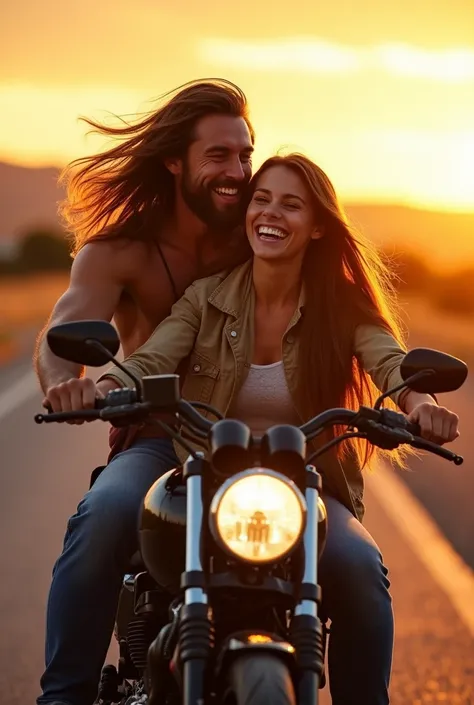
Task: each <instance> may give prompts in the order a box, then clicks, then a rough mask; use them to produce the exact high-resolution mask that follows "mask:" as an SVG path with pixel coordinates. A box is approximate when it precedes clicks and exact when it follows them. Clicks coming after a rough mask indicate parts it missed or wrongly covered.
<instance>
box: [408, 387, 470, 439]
mask: <svg viewBox="0 0 474 705" xmlns="http://www.w3.org/2000/svg"><path fill="white" fill-rule="evenodd" d="M404 406H405V411H406V412H407V414H408V420H409V421H411V422H414V423H418V424H419V425H420V428H421V436H422V437H423V438H426V440H427V441H432V442H433V443H437V444H438V445H444V443H450V442H451V441H454V440H455V439H456V438H457V437H458V436H459V430H458V426H459V417H458V416H457V415H456V414H454V413H453V412H452V411H449V409H446V408H445V407H444V406H438V404H436V402H435V401H434V399H433V397H430V396H429V395H427V394H417V393H416V392H412V391H410V392H409V393H408V394H407V396H406V397H405V400H404Z"/></svg>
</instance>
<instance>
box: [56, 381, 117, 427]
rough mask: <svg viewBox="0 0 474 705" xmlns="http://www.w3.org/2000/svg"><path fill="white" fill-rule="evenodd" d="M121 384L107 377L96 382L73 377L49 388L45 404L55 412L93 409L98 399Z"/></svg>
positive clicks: (80, 421) (74, 422)
mask: <svg viewBox="0 0 474 705" xmlns="http://www.w3.org/2000/svg"><path fill="white" fill-rule="evenodd" d="M119 386H120V385H119V384H118V383H117V382H115V381H114V380H112V379H105V380H102V382H99V383H98V384H96V383H95V382H93V380H91V379H89V378H88V377H83V378H82V379H77V378H76V377H73V378H71V379H69V380H67V381H66V382H61V384H57V385H56V386H54V387H50V388H49V389H48V390H47V393H46V396H45V398H44V399H43V406H44V407H46V408H49V407H50V408H51V409H52V410H53V411H54V412H61V411H81V410H82V409H93V408H94V406H95V400H96V399H103V398H104V397H105V395H106V394H107V392H109V391H110V390H111V389H116V388H117V387H119ZM67 423H69V424H75V425H80V424H82V423H84V421H83V420H77V421H67Z"/></svg>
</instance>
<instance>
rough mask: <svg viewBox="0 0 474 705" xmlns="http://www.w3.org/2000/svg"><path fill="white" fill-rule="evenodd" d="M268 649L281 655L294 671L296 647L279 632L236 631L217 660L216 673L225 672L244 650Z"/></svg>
mask: <svg viewBox="0 0 474 705" xmlns="http://www.w3.org/2000/svg"><path fill="white" fill-rule="evenodd" d="M250 650H252V651H266V652H269V653H272V654H275V655H277V656H279V657H281V658H282V659H283V660H284V661H285V663H286V664H287V666H288V667H289V669H290V670H291V671H292V670H293V669H294V668H295V666H296V663H295V648H294V646H293V645H292V644H290V643H289V642H288V641H285V640H284V639H282V638H281V637H280V636H278V635H277V634H272V633H270V632H264V631H258V632H257V631H250V630H247V631H241V632H234V633H233V634H231V635H230V636H228V637H227V639H226V640H225V642H224V643H223V644H222V646H221V649H220V651H219V656H218V658H217V661H216V675H217V676H218V677H219V676H220V675H221V674H223V673H224V672H225V671H226V670H227V668H228V666H229V663H230V662H231V661H232V660H233V659H234V658H236V657H237V656H240V655H241V654H242V652H243V651H250Z"/></svg>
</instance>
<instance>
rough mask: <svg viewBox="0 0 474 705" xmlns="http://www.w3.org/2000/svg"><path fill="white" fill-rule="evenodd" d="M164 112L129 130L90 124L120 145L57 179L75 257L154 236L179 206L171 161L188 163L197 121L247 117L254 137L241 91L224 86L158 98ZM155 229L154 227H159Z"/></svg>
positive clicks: (190, 87)
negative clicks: (117, 240)
mask: <svg viewBox="0 0 474 705" xmlns="http://www.w3.org/2000/svg"><path fill="white" fill-rule="evenodd" d="M161 101H162V103H161V105H160V107H159V108H158V109H157V110H155V111H153V112H151V113H148V114H146V115H145V117H142V118H141V119H139V120H137V121H136V122H135V123H134V124H128V123H126V122H125V121H124V120H122V123H124V124H123V125H122V126H116V127H106V126H105V125H101V124H99V123H97V122H94V121H93V120H88V119H85V122H86V123H87V124H88V125H90V126H91V127H92V128H94V131H96V132H99V133H101V134H103V135H108V136H109V137H114V138H116V139H117V144H115V145H114V146H112V147H111V148H110V149H108V150H107V151H104V152H102V153H99V154H96V155H92V156H88V157H82V158H80V159H76V160H75V161H73V162H71V164H69V165H68V166H67V167H66V169H65V170H64V171H63V173H62V175H61V177H60V180H61V182H63V183H65V184H66V188H67V197H66V199H65V200H64V201H63V202H62V203H61V204H60V207H59V212H60V215H61V216H62V219H63V221H64V223H65V227H66V230H67V231H68V232H70V233H72V234H73V236H74V247H73V255H75V254H76V253H77V252H78V251H79V250H80V249H81V248H82V247H83V246H84V245H85V244H86V243H87V242H89V241H90V240H92V239H99V238H100V239H103V238H104V237H116V236H121V237H135V238H141V239H151V238H154V237H156V225H157V223H158V222H159V220H160V217H163V215H166V214H167V213H168V212H169V210H170V209H172V207H173V203H174V187H175V184H174V179H173V176H172V175H171V173H170V172H169V171H168V169H167V168H166V167H165V164H164V160H165V159H167V158H169V157H185V155H186V152H187V150H188V147H189V145H190V144H191V143H192V141H193V140H194V139H195V137H194V135H195V128H196V125H197V123H198V121H199V120H200V119H201V118H203V117H205V116H207V115H213V114H218V115H230V116H232V117H242V118H244V119H245V121H246V122H247V125H248V128H249V131H250V134H251V137H252V141H253V140H254V136H255V135H254V131H253V128H252V125H251V123H250V119H249V115H248V104H247V99H246V97H245V94H244V93H243V91H242V90H241V89H240V88H239V87H238V86H236V85H235V84H233V83H231V82H230V81H226V80H224V79H207V80H202V81H192V82H190V83H187V84H185V85H184V86H180V87H179V88H177V89H175V90H174V91H171V92H170V93H167V94H166V95H164V96H162V97H161ZM154 226H155V227H154Z"/></svg>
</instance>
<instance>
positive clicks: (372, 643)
mask: <svg viewBox="0 0 474 705" xmlns="http://www.w3.org/2000/svg"><path fill="white" fill-rule="evenodd" d="M323 498H324V501H325V503H326V508H327V513H328V533H327V542H326V546H325V549H324V552H323V555H322V556H321V561H320V565H319V584H320V585H321V590H322V597H323V605H322V607H323V611H324V614H325V616H327V617H329V618H330V619H331V627H330V629H331V632H330V635H329V644H328V658H327V663H328V675H329V686H330V691H331V698H332V703H333V705H387V704H388V703H389V696H388V687H389V681H390V672H391V668H392V651H393V634H394V630H393V612H392V599H391V597H390V593H389V591H388V590H389V587H390V582H389V580H388V578H387V573H388V571H387V569H386V567H385V566H384V564H383V562H382V556H381V555H380V551H379V549H378V547H377V545H376V543H375V542H374V540H373V538H372V537H371V535H370V534H369V532H368V531H367V530H366V529H365V528H364V527H363V526H362V524H361V523H360V522H359V521H358V520H357V519H356V518H355V517H354V516H353V514H351V512H350V511H349V510H348V509H347V508H346V507H344V506H343V505H342V504H341V503H340V502H338V501H337V500H336V499H333V498H332V497H328V496H324V497H323Z"/></svg>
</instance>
